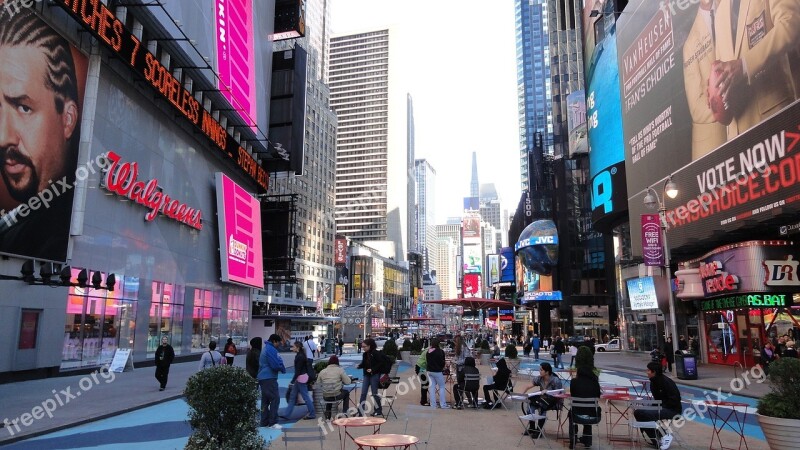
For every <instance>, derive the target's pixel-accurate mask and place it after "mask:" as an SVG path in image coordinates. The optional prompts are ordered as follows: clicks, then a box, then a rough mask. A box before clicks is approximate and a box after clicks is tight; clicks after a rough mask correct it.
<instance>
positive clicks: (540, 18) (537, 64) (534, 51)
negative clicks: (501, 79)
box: [515, 0, 553, 190]
mask: <svg viewBox="0 0 800 450" xmlns="http://www.w3.org/2000/svg"><path fill="white" fill-rule="evenodd" d="M547 2H548V0H515V21H516V24H515V25H516V30H517V92H518V96H519V97H518V100H517V103H518V105H517V106H518V107H517V109H518V110H519V111H520V114H519V130H520V134H519V158H520V159H519V165H520V174H521V180H520V182H521V186H522V190H526V189H528V186H529V185H530V179H531V176H532V175H531V174H529V173H528V167H529V164H528V157H529V155H530V154H531V152H532V151H533V149H534V139H535V133H536V132H542V133H543V135H544V137H545V140H544V142H545V146H544V153H546V154H552V145H551V142H552V141H551V136H552V132H553V117H552V106H551V94H550V36H549V32H548V27H549V21H548V6H547ZM541 156H542V155H540V154H537V153H533V157H534V158H537V159H538V160H537V161H534V164H533V167H534V168H536V167H541V164H542V161H541V159H540V158H541Z"/></svg>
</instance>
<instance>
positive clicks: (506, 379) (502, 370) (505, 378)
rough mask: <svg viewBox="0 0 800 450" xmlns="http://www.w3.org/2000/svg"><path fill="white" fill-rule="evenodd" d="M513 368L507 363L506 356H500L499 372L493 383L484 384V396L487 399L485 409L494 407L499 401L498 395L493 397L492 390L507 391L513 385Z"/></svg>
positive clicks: (498, 362) (496, 373) (495, 375)
mask: <svg viewBox="0 0 800 450" xmlns="http://www.w3.org/2000/svg"><path fill="white" fill-rule="evenodd" d="M510 381H511V370H510V369H509V368H508V364H506V359H505V358H500V360H499V361H497V372H495V374H494V377H493V382H492V384H486V385H484V386H483V398H484V399H485V400H486V401H485V402H484V404H483V407H484V408H485V409H493V405H494V404H495V403H496V402H497V397H495V398H494V399H492V394H491V393H490V392H489V391H491V390H497V391H506V390H509V387H510V386H511V383H510Z"/></svg>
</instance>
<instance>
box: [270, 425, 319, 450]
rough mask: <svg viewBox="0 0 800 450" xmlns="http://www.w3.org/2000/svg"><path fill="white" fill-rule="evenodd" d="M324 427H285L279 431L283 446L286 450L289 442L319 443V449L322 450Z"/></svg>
mask: <svg viewBox="0 0 800 450" xmlns="http://www.w3.org/2000/svg"><path fill="white" fill-rule="evenodd" d="M323 429H324V427H300V428H297V427H292V428H289V427H285V428H283V429H281V433H282V440H283V445H284V446H285V448H286V449H287V450H288V448H289V442H313V441H319V449H320V450H325V449H324V447H323V446H324V444H325V434H324V432H323Z"/></svg>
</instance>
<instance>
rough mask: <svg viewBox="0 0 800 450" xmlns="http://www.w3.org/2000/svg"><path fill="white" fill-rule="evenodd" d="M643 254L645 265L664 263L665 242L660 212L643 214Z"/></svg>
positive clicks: (660, 264) (661, 264)
mask: <svg viewBox="0 0 800 450" xmlns="http://www.w3.org/2000/svg"><path fill="white" fill-rule="evenodd" d="M642 256H643V257H644V265H645V266H663V265H664V262H665V261H664V256H665V255H664V243H663V242H662V240H661V219H660V218H659V216H658V214H642Z"/></svg>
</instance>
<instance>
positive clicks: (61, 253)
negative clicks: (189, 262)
mask: <svg viewBox="0 0 800 450" xmlns="http://www.w3.org/2000/svg"><path fill="white" fill-rule="evenodd" d="M14 8H16V9H14ZM34 9H35V8H24V7H22V8H20V6H19V5H16V6H14V5H10V4H5V5H4V4H3V2H2V1H0V11H2V12H4V13H6V14H0V36H3V38H0V41H1V42H0V124H1V125H0V127H1V128H2V131H0V157H1V158H2V161H3V164H2V166H0V176H2V182H0V253H7V254H13V255H19V256H22V257H27V258H36V259H38V260H50V261H66V260H67V245H68V244H69V230H70V222H71V217H72V200H73V196H74V195H73V194H74V192H75V189H74V186H75V179H76V173H78V172H85V173H88V168H89V167H91V168H92V173H94V171H95V170H96V167H94V166H93V164H90V165H87V166H82V167H81V169H80V170H79V171H76V169H77V161H78V145H79V142H80V130H81V119H82V117H81V116H82V107H83V105H82V103H83V94H84V87H85V85H86V67H87V59H86V57H85V56H83V55H82V54H81V53H80V52H79V51H78V50H77V49H76V48H75V47H73V46H72V45H70V44H69V43H68V42H67V40H66V39H64V38H63V37H61V35H59V34H58V32H56V31H55V30H54V29H53V28H51V27H50V26H49V25H47V24H46V23H45V22H44V21H43V20H41V19H40V18H39V17H38V16H37V15H36V14H35V13H34V12H33V10H34ZM94 162H95V161H89V163H94ZM84 178H85V176H84Z"/></svg>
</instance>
